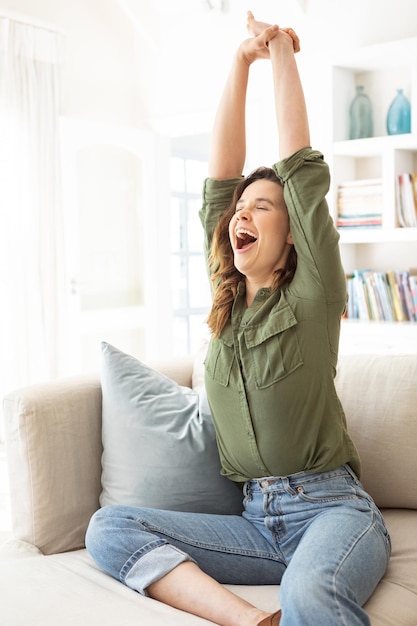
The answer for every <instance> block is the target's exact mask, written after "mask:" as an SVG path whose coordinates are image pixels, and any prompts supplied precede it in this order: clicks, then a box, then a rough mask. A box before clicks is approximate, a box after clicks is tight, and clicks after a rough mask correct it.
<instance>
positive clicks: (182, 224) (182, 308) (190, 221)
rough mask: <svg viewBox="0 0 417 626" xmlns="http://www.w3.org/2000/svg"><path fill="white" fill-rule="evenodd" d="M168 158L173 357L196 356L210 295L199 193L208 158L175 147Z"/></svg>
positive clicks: (203, 332)
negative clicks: (169, 173) (179, 355)
mask: <svg viewBox="0 0 417 626" xmlns="http://www.w3.org/2000/svg"><path fill="white" fill-rule="evenodd" d="M173 147H174V149H173V153H172V158H171V207H170V208H171V255H170V258H171V285H172V302H173V329H172V334H173V349H174V353H176V354H181V353H185V352H189V353H192V352H196V351H197V350H198V348H199V346H200V344H201V341H202V339H203V337H205V335H206V333H207V331H206V326H205V320H206V318H207V315H208V312H209V308H210V302H211V295H210V285H209V279H208V276H207V271H206V265H205V258H204V250H203V229H202V226H201V223H200V218H199V210H200V207H201V191H202V186H203V180H204V178H206V177H207V156H206V154H207V153H205V154H203V155H198V156H195V152H194V154H193V153H192V152H191V151H190V150H189V149H188V148H187V149H184V147H182V146H178V144H177V146H175V142H174V146H173Z"/></svg>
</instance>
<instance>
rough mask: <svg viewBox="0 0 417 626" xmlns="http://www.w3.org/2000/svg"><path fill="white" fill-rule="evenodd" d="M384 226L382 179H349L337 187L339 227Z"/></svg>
mask: <svg viewBox="0 0 417 626" xmlns="http://www.w3.org/2000/svg"><path fill="white" fill-rule="evenodd" d="M378 226H382V179H381V178H372V179H366V180H354V181H347V182H344V183H342V184H341V185H339V186H338V189H337V227H338V228H365V227H372V228H375V227H378Z"/></svg>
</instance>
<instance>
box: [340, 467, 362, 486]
mask: <svg viewBox="0 0 417 626" xmlns="http://www.w3.org/2000/svg"><path fill="white" fill-rule="evenodd" d="M343 467H344V468H345V469H346V471H347V472H348V474H350V475H351V476H352V478H353V480H354V481H355V483H356V484H359V482H360V481H359V478H358V477H357V476H356V474H355V472H354V471H353V469H352V468H351V467H350V465H349V464H348V463H345V465H344V466H343Z"/></svg>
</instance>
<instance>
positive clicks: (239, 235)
mask: <svg viewBox="0 0 417 626" xmlns="http://www.w3.org/2000/svg"><path fill="white" fill-rule="evenodd" d="M257 239H258V238H257V236H256V235H255V234H254V233H252V232H251V231H250V230H246V229H245V228H237V229H236V248H237V250H243V249H244V248H247V247H248V246H250V245H251V244H252V243H255V241H257Z"/></svg>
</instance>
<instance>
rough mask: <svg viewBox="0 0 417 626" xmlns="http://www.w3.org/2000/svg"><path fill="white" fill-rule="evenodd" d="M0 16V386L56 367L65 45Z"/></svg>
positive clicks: (46, 375) (34, 378)
mask: <svg viewBox="0 0 417 626" xmlns="http://www.w3.org/2000/svg"><path fill="white" fill-rule="evenodd" d="M61 43H62V42H61V36H60V35H59V34H57V33H55V32H53V31H50V30H47V29H43V28H39V27H37V26H32V25H29V24H25V23H21V22H17V21H14V20H11V19H8V18H1V17H0V272H1V274H0V276H1V282H0V294H1V299H0V321H1V345H0V393H1V396H4V394H5V393H6V392H8V391H10V390H11V389H14V388H16V387H19V386H23V385H26V384H30V383H33V382H38V381H41V380H47V379H51V378H53V377H55V376H56V375H58V373H59V361H60V345H59V344H60V337H61V336H62V335H61V332H62V324H63V308H64V305H63V303H64V289H65V282H64V272H63V252H62V251H63V236H62V223H63V220H62V213H61V202H60V174H59V162H60V160H59V127H58V122H59V114H60V56H61V54H60V49H61Z"/></svg>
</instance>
